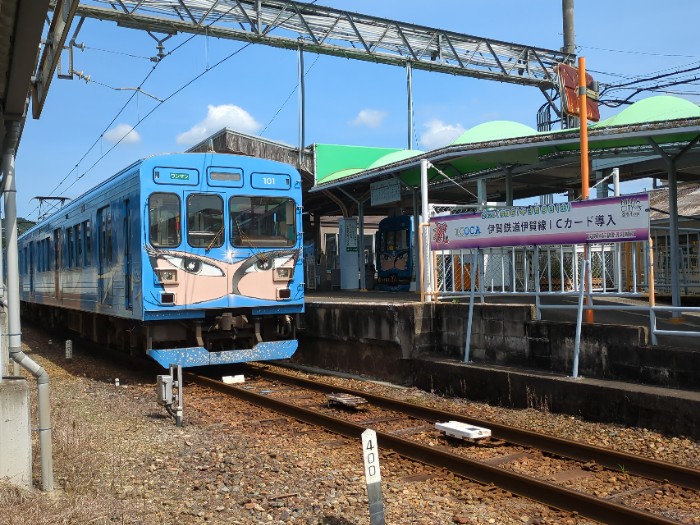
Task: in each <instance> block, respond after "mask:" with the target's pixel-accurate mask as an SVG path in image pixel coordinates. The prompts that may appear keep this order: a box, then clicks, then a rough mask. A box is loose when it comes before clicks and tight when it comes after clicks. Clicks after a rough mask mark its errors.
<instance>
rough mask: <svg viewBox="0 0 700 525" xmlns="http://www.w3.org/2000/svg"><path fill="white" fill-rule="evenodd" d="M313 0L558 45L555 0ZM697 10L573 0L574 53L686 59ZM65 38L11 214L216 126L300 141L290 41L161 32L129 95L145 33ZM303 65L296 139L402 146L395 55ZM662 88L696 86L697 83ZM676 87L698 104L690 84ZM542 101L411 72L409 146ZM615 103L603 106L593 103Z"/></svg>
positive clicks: (531, 121) (638, 60)
mask: <svg viewBox="0 0 700 525" xmlns="http://www.w3.org/2000/svg"><path fill="white" fill-rule="evenodd" d="M317 3H318V4H320V5H326V6H330V7H336V8H339V9H346V10H351V11H355V12H358V13H365V14H369V15H374V16H380V17H384V18H389V19H397V20H401V21H405V22H410V23H415V24H420V25H426V26H431V27H437V28H442V29H448V30H452V31H456V32H460V33H468V34H473V35H478V36H482V37H488V38H494V39H499V40H505V41H510V42H517V43H523V44H528V45H533V46H538V47H544V48H550V49H559V48H560V47H561V46H562V21H561V1H560V0H533V1H531V2H522V1H516V0H491V1H490V2H475V1H464V0H462V1H456V0H432V1H431V2H430V3H428V2H423V1H418V0H403V1H400V0H382V1H380V2H378V1H376V0H353V1H350V0H319V1H318V2H317ZM428 4H429V8H428V7H427V6H428ZM524 5H527V9H525V8H524V7H523V6H524ZM698 20H700V3H699V2H697V0H676V1H674V2H668V3H659V2H656V1H653V0H634V1H633V0H616V1H615V2H600V1H590V0H589V1H587V2H583V1H581V0H579V1H578V2H576V3H575V24H576V44H577V46H578V54H579V55H581V56H585V57H586V62H587V67H588V70H589V72H592V73H593V75H594V76H595V78H596V79H597V80H599V81H601V82H607V83H611V82H617V81H621V80H623V79H625V78H629V77H635V76H638V75H642V76H646V75H649V74H652V73H656V72H660V71H665V70H673V69H674V68H683V67H692V66H698V65H700V47H698V45H697V43H696V42H697V36H696V32H697V29H696V28H697V21H698ZM77 41H78V42H79V43H82V44H84V46H85V48H84V50H82V51H81V50H76V51H75V55H74V65H73V67H74V70H76V71H79V72H81V74H82V75H84V76H86V77H89V80H88V81H84V80H80V79H74V80H61V79H57V78H54V80H53V83H52V85H51V91H50V93H49V96H48V99H47V101H46V104H45V107H44V111H43V114H42V116H41V118H40V119H39V120H32V119H31V118H29V119H28V120H27V124H26V126H25V129H24V134H23V137H22V141H21V143H20V148H19V152H18V156H17V160H16V173H17V186H18V198H17V203H18V213H19V215H20V216H24V217H27V218H30V219H36V218H37V216H38V214H39V207H38V202H37V201H36V200H34V197H35V196H37V195H54V196H66V197H76V196H78V195H80V194H81V193H83V192H84V191H86V190H87V189H89V188H91V187H93V186H95V185H97V184H99V183H100V182H101V181H102V180H104V179H106V178H107V177H109V176H110V175H112V174H113V173H115V172H116V171H118V170H119V169H121V168H123V167H125V166H127V165H129V164H131V163H132V162H133V161H135V160H138V159H139V158H143V157H145V156H149V155H152V154H155V153H164V152H173V151H182V150H184V149H186V148H187V147H189V146H190V145H191V144H193V143H196V142H199V141H200V140H201V139H203V138H205V137H206V136H208V135H209V134H211V133H213V132H215V131H217V130H218V129H221V128H222V127H224V126H229V127H233V128H236V129H239V130H240V131H243V132H246V133H251V134H256V135H262V136H264V137H266V138H269V139H272V140H278V141H282V142H286V143H288V144H293V145H297V144H298V141H299V138H298V121H297V100H298V98H297V92H296V86H297V55H296V52H293V51H286V50H280V49H273V48H269V47H264V46H254V45H250V46H245V44H243V43H241V42H235V41H224V40H216V39H213V38H205V37H196V38H194V39H190V36H189V35H176V36H175V37H173V38H171V39H169V40H167V41H166V42H165V43H164V45H165V50H166V52H170V54H169V55H168V56H167V57H166V58H165V59H164V60H163V61H162V62H161V63H160V64H159V65H158V67H157V68H155V70H153V72H152V73H151V75H150V76H149V77H148V79H147V80H146V82H145V83H143V87H142V89H143V91H145V92H146V93H147V94H148V95H146V94H143V93H140V94H138V95H137V96H134V97H132V95H133V94H134V90H133V88H135V87H137V86H139V85H141V84H142V82H143V81H144V78H146V76H147V75H148V74H149V72H150V71H151V70H152V69H153V65H154V63H153V62H151V61H150V60H149V57H151V56H153V55H155V53H156V49H155V44H156V43H155V41H154V40H153V39H152V38H151V37H150V36H148V35H147V34H146V33H144V32H141V31H136V30H132V29H125V28H120V27H117V26H116V24H114V23H111V22H100V21H96V20H86V22H85V24H84V25H83V28H82V30H81V31H80V34H79V35H78V38H77ZM227 57H229V58H227ZM222 59H225V60H224V61H223V62H222V63H221V64H220V65H218V66H217V67H214V68H212V66H214V65H215V64H217V63H218V62H220V61H221V60H222ZM305 66H306V69H307V70H308V74H307V77H306V97H307V98H306V101H307V108H306V145H308V144H312V143H336V144H354V145H366V146H384V147H406V145H407V115H406V104H407V102H406V73H405V70H404V69H403V68H399V67H392V66H386V65H378V64H370V63H365V62H359V61H351V60H347V59H341V58H335V57H329V56H318V55H312V54H306V55H305ZM63 68H64V72H65V69H66V65H65V63H64V65H63ZM207 69H209V71H207V72H206V73H205V74H202V73H203V72H204V71H205V70H207ZM200 74H202V75H201V76H199V75H200ZM198 76H199V78H198V79H197V80H195V81H193V82H192V83H190V84H188V83H189V82H191V81H192V80H193V79H194V78H195V77H198ZM699 76H700V75H699ZM672 89H677V90H681V89H682V90H685V91H689V92H700V88H698V87H697V85H695V86H693V85H690V86H683V87H682V88H672ZM649 95H650V94H644V95H640V96H639V97H637V98H641V97H643V96H649ZM684 96H685V98H688V99H690V100H692V101H693V102H695V103H700V96H698V95H693V94H689V95H684ZM130 97H132V99H131V101H130V102H128V104H127V101H129V98H130ZM152 97H155V98H152ZM156 98H157V99H160V100H165V102H164V103H162V104H159V102H158V101H157V100H156ZM543 103H544V97H543V96H542V94H541V93H540V91H539V90H538V89H537V88H532V87H523V86H516V85H508V84H503V83H498V82H493V81H484V80H475V79H470V78H464V77H454V76H451V75H445V74H441V73H427V72H422V71H414V73H413V104H414V127H415V128H414V130H415V131H414V141H413V142H414V143H413V145H414V147H415V148H419V149H426V150H427V149H434V148H436V147H440V146H443V145H445V144H447V143H448V142H450V141H451V140H452V139H453V138H454V137H455V136H456V135H457V134H459V133H460V131H463V130H465V129H469V128H471V127H473V126H475V125H478V124H480V123H483V122H487V121H490V120H513V121H517V122H521V123H523V124H527V125H529V126H531V127H535V126H536V120H535V116H536V112H537V109H538V108H539V107H540V106H541V105H542V104H543ZM125 104H126V106H125ZM156 106H158V107H156ZM123 107H124V110H123V111H122V112H121V113H120V114H118V113H119V111H120V110H121V109H122V108H123ZM618 111H619V109H614V110H609V109H605V108H603V110H602V116H603V118H605V117H606V116H609V115H611V114H614V113H616V112H618ZM117 115H118V116H117ZM115 117H116V119H115ZM144 117H146V118H145V119H144ZM142 119H143V120H142ZM112 121H113V122H112ZM134 126H136V128H135V131H133V132H132V133H130V134H128V135H127V136H126V138H125V139H124V140H122V141H121V143H119V144H118V145H115V143H116V142H117V141H118V140H119V138H121V137H123V136H124V134H125V133H126V132H128V131H129V130H130V129H131V128H132V127H134ZM48 209H49V208H48V206H47V205H44V208H43V209H42V210H41V211H42V212H45V211H47V210H48Z"/></svg>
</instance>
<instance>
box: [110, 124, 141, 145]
mask: <svg viewBox="0 0 700 525" xmlns="http://www.w3.org/2000/svg"><path fill="white" fill-rule="evenodd" d="M104 137H105V139H106V140H108V141H109V142H119V141H120V140H121V142H122V144H136V143H137V142H138V141H140V140H141V135H139V133H138V131H136V130H135V129H134V128H133V127H132V126H130V125H129V124H117V125H116V126H115V127H113V128H112V129H110V130H109V131H106V132H105V134H104Z"/></svg>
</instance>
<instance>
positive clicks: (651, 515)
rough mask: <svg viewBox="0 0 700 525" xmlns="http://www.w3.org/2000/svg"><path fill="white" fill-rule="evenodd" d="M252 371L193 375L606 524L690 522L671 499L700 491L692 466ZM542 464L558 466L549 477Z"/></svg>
mask: <svg viewBox="0 0 700 525" xmlns="http://www.w3.org/2000/svg"><path fill="white" fill-rule="evenodd" d="M246 370H247V374H246V375H248V376H253V377H254V378H255V379H254V380H253V381H246V383H245V384H242V385H225V384H224V383H222V382H220V381H216V380H213V379H210V378H206V377H201V376H191V375H190V376H188V379H189V380H191V381H194V382H196V383H197V384H200V385H202V386H207V387H209V388H212V389H214V390H217V391H219V392H222V393H225V394H227V395H233V396H236V397H237V398H240V399H243V400H245V401H247V402H249V403H252V404H255V405H257V406H261V407H264V408H267V409H271V410H273V411H275V412H278V413H282V414H284V415H286V416H289V417H293V418H295V419H298V420H301V421H304V422H306V423H308V424H312V425H315V426H318V427H321V428H324V429H326V430H328V431H330V432H334V433H337V434H340V435H343V436H346V437H348V438H353V439H359V437H360V435H361V433H362V432H363V431H364V430H365V429H366V428H373V429H374V430H375V431H376V432H377V436H378V441H379V444H380V446H381V447H382V449H384V450H387V451H388V450H392V451H394V452H396V453H398V454H400V455H402V456H404V457H407V458H410V459H412V460H415V461H419V462H421V463H423V464H427V465H431V466H433V467H436V468H440V469H444V470H447V471H449V472H452V473H454V474H455V475H458V476H461V477H463V478H467V479H471V480H474V481H478V482H481V483H485V484H493V485H495V486H497V487H499V488H502V489H504V490H507V491H509V492H512V493H514V494H518V495H520V496H523V497H526V498H529V499H531V500H533V501H537V502H540V503H543V504H546V505H549V506H551V507H555V508H558V509H560V510H563V511H569V512H576V513H578V514H580V515H581V516H585V517H587V518H590V519H594V520H596V521H600V522H603V523H620V524H669V523H682V522H683V521H677V520H674V517H679V519H681V520H684V519H686V517H687V512H685V511H682V510H674V509H673V505H672V503H671V502H672V501H673V500H675V499H678V498H676V496H679V495H680V496H681V497H682V498H686V499H687V498H688V497H692V498H698V497H699V496H698V490H700V472H698V471H697V470H694V469H690V468H687V467H682V466H678V465H673V464H668V463H663V462H660V461H655V460H651V459H645V458H641V457H638V456H632V455H630V454H625V453H622V452H617V451H613V450H609V449H604V448H599V447H594V446H591V445H587V444H583V443H578V442H572V441H568V440H564V439H560V438H555V437H551V436H545V435H542V434H538V433H535V432H530V431H525V430H521V429H517V428H512V427H508V426H505V425H501V424H494V423H492V422H487V421H481V420H477V419H473V418H469V417H465V416H464V415H463V414H456V413H451V412H446V411H443V410H436V409H433V408H428V407H423V406H419V405H414V404H411V403H406V402H403V401H399V400H395V399H391V398H387V397H383V396H377V395H374V394H370V393H367V392H364V391H359V390H353V389H349V388H341V387H337V386H333V385H329V384H327V383H322V382H317V381H313V380H310V379H305V378H301V377H298V376H295V375H291V374H286V373H281V372H277V371H273V370H271V369H270V368H269V367H266V366H264V365H248V366H247V368H246ZM331 393H336V394H338V393H342V394H346V395H348V396H352V397H356V398H362V399H363V400H366V401H367V408H366V409H364V410H353V409H342V408H337V407H335V408H334V407H330V406H329V405H328V398H327V395H328V394H331ZM363 407H364V405H363ZM450 420H458V421H462V422H464V423H469V424H471V425H476V426H480V427H487V428H489V429H490V430H491V431H492V439H491V440H489V441H488V442H486V444H484V445H481V444H468V443H464V442H462V441H455V440H453V439H449V438H445V437H443V436H441V435H440V434H439V433H438V432H437V431H435V429H434V427H433V424H434V423H435V422H437V421H450ZM409 437H410V438H409ZM543 468H544V470H545V471H546V470H547V469H550V470H549V472H548V473H545V474H544V475H543V474H542V472H541V470H542V469H543ZM533 471H534V472H533ZM619 477H623V478H625V480H626V484H625V486H624V490H617V491H616V490H614V489H607V490H597V491H593V492H598V493H599V494H598V495H597V494H591V493H590V492H591V489H590V487H588V492H586V488H583V489H574V488H570V487H571V485H573V484H575V483H576V481H575V480H576V479H582V478H583V479H585V478H589V480H590V482H591V483H592V484H593V485H594V486H596V487H599V486H600V485H603V484H604V482H603V481H602V480H603V478H607V479H617V478H619ZM565 485H569V487H567V486H565ZM645 495H647V496H648V495H651V497H652V503H653V504H652V505H651V507H653V510H654V511H655V512H650V511H648V510H642V509H640V508H637V507H635V506H633V505H629V504H627V505H623V504H621V503H620V501H623V500H629V501H631V500H634V499H635V498H637V497H642V496H645ZM665 499H668V500H669V501H668V502H667V501H665ZM647 506H649V505H647ZM664 507H668V508H664ZM691 519H692V518H691ZM686 522H687V521H686ZM690 523H693V522H692V521H691V522H690Z"/></svg>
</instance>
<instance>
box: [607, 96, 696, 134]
mask: <svg viewBox="0 0 700 525" xmlns="http://www.w3.org/2000/svg"><path fill="white" fill-rule="evenodd" d="M698 117H700V107H698V106H697V105H695V104H693V103H692V102H691V101H689V100H686V99H684V98H680V97H674V96H671V95H659V96H656V97H649V98H645V99H643V100H640V101H638V102H635V103H634V104H632V105H631V106H629V107H627V108H625V109H623V110H622V111H620V112H619V113H618V114H617V115H615V116H613V117H610V118H607V119H605V120H601V121H600V122H599V123H598V124H596V127H607V126H626V125H630V124H641V123H642V122H659V121H662V120H676V119H682V118H698Z"/></svg>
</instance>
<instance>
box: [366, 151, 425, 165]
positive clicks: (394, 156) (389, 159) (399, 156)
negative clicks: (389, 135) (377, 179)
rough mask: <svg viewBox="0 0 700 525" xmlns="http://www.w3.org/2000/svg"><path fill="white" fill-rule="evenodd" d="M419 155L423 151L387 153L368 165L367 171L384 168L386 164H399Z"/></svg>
mask: <svg viewBox="0 0 700 525" xmlns="http://www.w3.org/2000/svg"><path fill="white" fill-rule="evenodd" d="M421 153H423V151H421V150H419V149H404V150H401V151H394V152H393V153H389V154H388V155H384V156H383V157H380V158H378V159H377V160H375V161H374V162H373V163H372V164H370V166H369V168H367V169H368V170H371V169H372V168H378V167H380V166H386V165H387V164H392V163H394V162H399V161H400V160H406V159H410V158H411V157H415V156H416V155H420V154H421Z"/></svg>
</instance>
